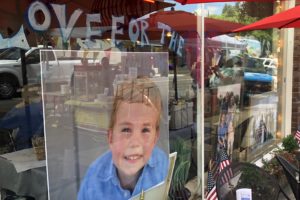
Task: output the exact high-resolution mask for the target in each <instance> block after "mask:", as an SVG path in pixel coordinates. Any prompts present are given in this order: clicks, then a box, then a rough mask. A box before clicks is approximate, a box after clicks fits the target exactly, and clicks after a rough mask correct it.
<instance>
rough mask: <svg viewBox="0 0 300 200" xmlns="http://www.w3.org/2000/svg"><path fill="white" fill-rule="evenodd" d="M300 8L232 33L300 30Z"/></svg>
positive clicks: (297, 7)
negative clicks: (259, 30) (284, 29)
mask: <svg viewBox="0 0 300 200" xmlns="http://www.w3.org/2000/svg"><path fill="white" fill-rule="evenodd" d="M299 13H300V6H296V7H294V8H291V9H288V10H286V11H283V12H281V13H278V14H275V15H272V16H270V17H266V18H264V19H262V20H259V21H257V22H254V23H252V24H249V25H247V26H244V27H242V28H238V29H234V30H233V31H232V32H240V31H250V30H258V29H270V28H279V29H280V28H300V14H299Z"/></svg>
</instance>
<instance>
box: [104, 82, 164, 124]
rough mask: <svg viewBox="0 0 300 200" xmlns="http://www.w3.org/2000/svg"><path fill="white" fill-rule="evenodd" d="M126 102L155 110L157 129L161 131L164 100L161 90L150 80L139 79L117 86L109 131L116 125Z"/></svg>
mask: <svg viewBox="0 0 300 200" xmlns="http://www.w3.org/2000/svg"><path fill="white" fill-rule="evenodd" d="M124 101H125V102H128V103H143V104H145V105H147V106H150V107H152V108H153V109H155V110H156V111H157V121H156V129H157V130H158V129H159V124H160V114H161V110H162V99H161V95H160V91H159V88H158V87H157V85H156V84H154V83H153V82H152V81H151V80H150V79H149V78H145V77H143V78H137V79H133V80H131V81H124V82H121V83H119V84H118V85H117V91H116V93H115V97H114V103H113V108H112V113H111V116H110V124H109V129H111V130H112V129H113V127H114V125H115V122H116V115H117V112H118V109H119V106H120V104H121V102H124Z"/></svg>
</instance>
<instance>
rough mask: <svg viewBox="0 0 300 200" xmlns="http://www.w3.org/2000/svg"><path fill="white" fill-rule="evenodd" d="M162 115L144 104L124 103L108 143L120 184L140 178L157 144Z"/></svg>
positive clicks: (110, 131)
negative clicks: (158, 126) (160, 116)
mask: <svg viewBox="0 0 300 200" xmlns="http://www.w3.org/2000/svg"><path fill="white" fill-rule="evenodd" d="M157 122H158V123H159V115H158V113H157V110H156V109H155V108H153V107H151V106H149V105H145V104H143V103H128V102H121V103H120V105H119V107H118V112H117V113H116V120H115V124H114V127H113V129H112V130H109V133H108V140H109V146H110V149H111V151H112V158H113V162H114V164H115V166H116V168H117V172H118V175H119V178H120V181H121V184H122V182H124V181H125V182H126V180H124V179H127V178H128V179H132V178H137V177H138V175H139V173H140V171H141V169H143V167H144V165H146V163H147V162H148V160H149V158H150V156H151V153H152V150H153V148H154V146H155V144H156V141H157V139H158V136H159V133H158V130H157Z"/></svg>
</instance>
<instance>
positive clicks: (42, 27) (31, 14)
mask: <svg viewBox="0 0 300 200" xmlns="http://www.w3.org/2000/svg"><path fill="white" fill-rule="evenodd" d="M39 10H40V11H41V12H42V13H43V14H44V16H45V20H44V22H43V23H42V24H40V23H38V22H37V21H36V19H35V13H36V12H37V11H39ZM27 15H28V20H29V24H30V26H31V27H32V28H33V29H34V30H36V31H46V30H47V29H48V28H49V26H50V23H51V15H50V12H49V9H48V8H47V7H46V5H45V4H44V3H42V2H39V1H36V2H34V3H32V4H31V5H30V7H29V9H28V12H27Z"/></svg>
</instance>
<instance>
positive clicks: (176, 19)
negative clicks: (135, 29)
mask: <svg viewBox="0 0 300 200" xmlns="http://www.w3.org/2000/svg"><path fill="white" fill-rule="evenodd" d="M158 22H161V23H164V24H167V25H169V26H170V27H171V29H172V31H176V32H178V33H179V34H181V35H190V36H191V35H196V34H193V33H197V24H200V18H199V17H197V16H196V15H194V14H192V13H189V12H185V11H162V12H157V13H154V14H151V15H150V18H149V24H150V27H157V23H158ZM242 26H243V24H239V23H234V22H229V21H225V20H219V19H212V18H205V19H204V32H205V37H213V36H216V35H222V34H226V33H230V32H231V31H232V30H234V29H237V28H240V27H242Z"/></svg>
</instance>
